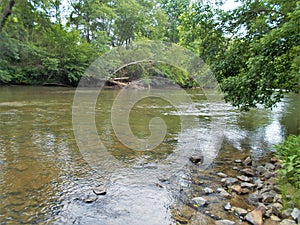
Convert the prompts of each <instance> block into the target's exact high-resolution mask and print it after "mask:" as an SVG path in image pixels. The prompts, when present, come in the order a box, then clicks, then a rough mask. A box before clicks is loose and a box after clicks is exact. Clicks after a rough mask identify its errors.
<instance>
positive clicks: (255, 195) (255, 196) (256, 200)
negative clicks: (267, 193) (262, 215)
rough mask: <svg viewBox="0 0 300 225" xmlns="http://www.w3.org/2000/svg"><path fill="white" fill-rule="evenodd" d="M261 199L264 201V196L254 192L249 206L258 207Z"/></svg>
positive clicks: (249, 199) (249, 200)
mask: <svg viewBox="0 0 300 225" xmlns="http://www.w3.org/2000/svg"><path fill="white" fill-rule="evenodd" d="M261 199H262V195H261V194H259V193H258V192H254V193H251V194H249V196H248V198H247V201H248V202H249V204H251V205H256V206H257V205H258V203H259V201H260V200H261Z"/></svg>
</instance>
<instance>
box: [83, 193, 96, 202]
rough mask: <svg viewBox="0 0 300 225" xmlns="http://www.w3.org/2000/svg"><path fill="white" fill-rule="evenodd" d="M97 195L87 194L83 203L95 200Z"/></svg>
mask: <svg viewBox="0 0 300 225" xmlns="http://www.w3.org/2000/svg"><path fill="white" fill-rule="evenodd" d="M97 199H98V197H97V196H89V195H88V196H87V197H86V198H84V199H83V201H84V202H85V203H93V202H95V201H97Z"/></svg>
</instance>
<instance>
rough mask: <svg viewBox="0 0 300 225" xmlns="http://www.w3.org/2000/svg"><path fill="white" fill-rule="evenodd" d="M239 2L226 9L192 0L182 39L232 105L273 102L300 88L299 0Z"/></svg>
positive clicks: (181, 33)
mask: <svg viewBox="0 0 300 225" xmlns="http://www.w3.org/2000/svg"><path fill="white" fill-rule="evenodd" d="M240 2H241V3H242V4H241V6H240V7H238V8H237V9H236V10H234V11H230V12H224V11H221V10H218V9H216V10H214V9H213V8H212V7H209V6H203V5H202V4H199V3H195V4H194V6H193V7H192V10H191V11H189V12H188V13H185V14H183V16H182V20H183V22H182V25H181V26H180V37H181V43H182V44H183V45H185V46H188V47H190V48H192V49H193V50H194V51H196V52H197V53H199V54H200V56H201V57H202V58H203V59H204V60H205V61H206V62H207V63H208V64H209V65H210V66H211V68H212V69H213V71H214V72H215V75H216V77H217V79H218V81H219V82H220V84H221V88H222V90H223V91H224V92H225V99H226V100H227V101H230V102H231V103H232V104H233V105H234V106H238V107H240V108H242V109H244V110H248V109H249V108H251V107H256V106H258V105H264V106H266V107H272V106H274V104H276V103H277V102H279V101H280V100H281V99H282V97H283V95H284V93H285V92H291V91H292V92H298V91H299V88H300V83H299V65H300V64H299V49H300V32H299V31H300V30H299V22H300V21H299V20H300V16H299V15H300V8H299V7H300V4H299V2H296V1H277V0H265V1H258V0H241V1H240ZM205 8H207V9H205ZM204 9H205V10H204ZM216 15H217V16H216ZM238 31H239V32H238Z"/></svg>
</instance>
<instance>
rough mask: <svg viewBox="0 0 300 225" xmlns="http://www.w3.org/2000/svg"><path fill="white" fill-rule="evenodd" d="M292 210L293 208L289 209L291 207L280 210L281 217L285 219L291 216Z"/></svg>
mask: <svg viewBox="0 0 300 225" xmlns="http://www.w3.org/2000/svg"><path fill="white" fill-rule="evenodd" d="M292 212H293V209H291V208H288V209H285V210H283V211H282V212H281V218H282V219H287V218H289V217H291V214H292Z"/></svg>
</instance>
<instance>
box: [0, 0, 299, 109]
mask: <svg viewBox="0 0 300 225" xmlns="http://www.w3.org/2000/svg"><path fill="white" fill-rule="evenodd" d="M207 2H209V1H207ZM237 4H238V7H237V8H236V9H234V10H231V11H224V10H222V9H221V5H222V1H216V3H205V1H190V0H112V1H111V0H101V1H99V0H0V52H1V54H0V83H13V84H41V83H47V82H48V83H51V82H55V83H63V84H67V85H74V86H76V84H77V83H78V81H79V80H80V78H81V76H82V75H83V73H84V71H85V69H86V68H87V67H88V66H89V65H90V63H91V62H93V61H94V60H95V59H96V58H97V57H98V56H100V55H102V54H104V53H105V52H107V51H109V49H110V48H111V47H115V46H128V45H130V43H132V42H133V41H135V40H147V39H150V40H163V41H169V42H173V43H177V44H179V45H181V46H184V47H187V48H189V49H191V50H192V51H194V52H195V53H197V54H198V55H199V56H200V57H201V58H202V59H203V60H204V61H205V62H206V63H207V64H208V65H210V67H211V68H212V70H213V71H214V73H215V75H216V77H217V79H218V81H219V83H220V84H221V87H222V89H223V91H224V93H225V97H226V100H228V101H230V102H232V103H233V105H235V106H239V107H241V108H243V109H248V108H249V107H254V106H257V104H262V105H265V106H267V107H271V106H272V105H274V103H276V102H278V101H280V99H281V98H282V97H283V94H284V93H285V92H290V91H292V92H298V90H299V86H300V82H299V80H300V78H299V72H300V66H299V65H300V54H299V53H300V30H299V29H300V28H299V27H300V26H299V24H300V2H299V1H296V0H290V1H280V0H239V1H238V3H237ZM158 67H159V69H161V70H162V71H164V72H165V73H166V74H167V75H168V76H172V73H178V76H175V78H176V79H177V80H179V81H180V85H182V86H184V87H188V86H191V85H192V83H189V82H190V79H186V77H183V78H182V79H180V76H181V75H182V76H186V74H185V73H183V72H180V71H178V70H176V69H174V68H171V67H168V66H166V65H158ZM131 69H132V68H131ZM154 69H155V68H154ZM152 71H154V70H153V69H152ZM178 77H179V78H178Z"/></svg>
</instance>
